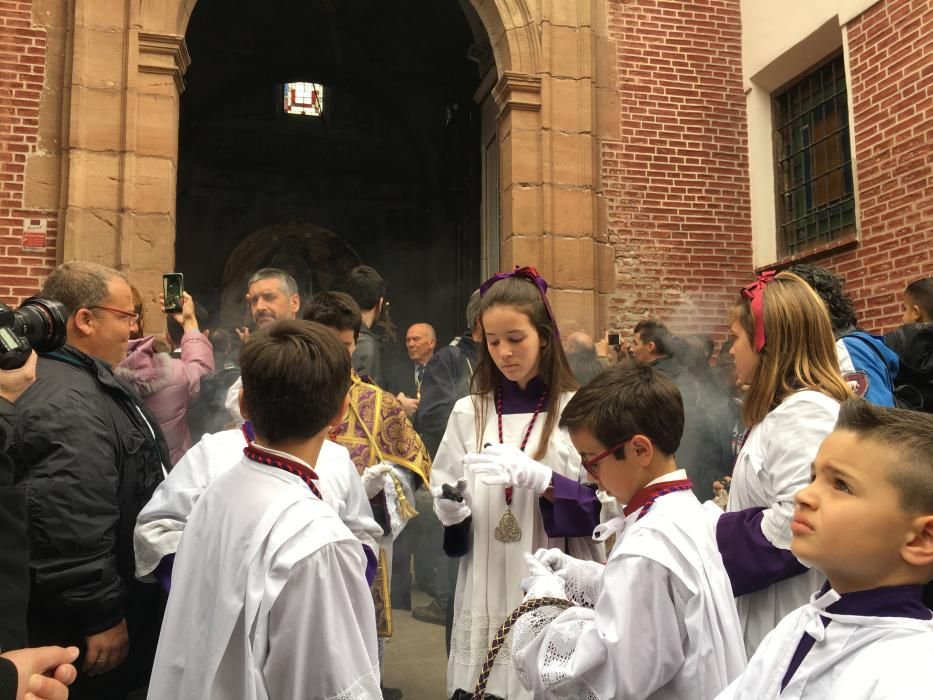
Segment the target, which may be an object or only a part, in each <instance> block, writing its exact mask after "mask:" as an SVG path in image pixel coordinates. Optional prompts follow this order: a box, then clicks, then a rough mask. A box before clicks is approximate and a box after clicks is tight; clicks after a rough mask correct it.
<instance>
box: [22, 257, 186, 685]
mask: <svg viewBox="0 0 933 700" xmlns="http://www.w3.org/2000/svg"><path fill="white" fill-rule="evenodd" d="M41 296H43V297H45V298H48V299H53V300H56V301H59V302H61V303H62V304H64V306H65V308H66V310H67V312H68V314H69V315H68V323H67V341H66V345H65V346H63V347H62V348H61V349H59V350H56V351H53V352H51V353H47V354H45V355H44V356H42V357H40V358H39V362H38V368H37V373H36V374H37V379H36V382H35V384H33V385H32V386H31V387H30V388H29V389H27V390H26V391H25V392H24V393H23V395H22V396H21V397H20V399H19V401H18V402H17V404H16V413H17V415H16V427H15V432H14V435H13V440H12V445H11V446H10V448H9V454H10V456H11V457H12V458H13V460H14V462H15V463H16V466H17V468H18V469H21V470H23V471H24V472H25V474H26V509H27V516H28V530H29V544H30V558H29V577H30V590H29V608H28V619H27V631H28V635H29V643H30V644H31V645H43V644H55V645H61V646H70V645H75V646H78V647H80V648H81V650H82V658H81V660H80V670H81V673H80V674H79V677H78V680H77V681H76V682H75V685H74V687H73V688H72V697H73V698H79V699H80V698H94V700H108V699H109V698H124V697H125V696H126V695H127V694H128V693H129V692H131V691H133V690H135V689H138V688H140V687H143V686H145V685H146V684H147V683H148V677H149V672H150V670H151V666H152V659H153V656H154V653H155V646H156V643H157V641H158V635H159V628H160V625H161V613H162V607H163V605H164V597H163V594H162V592H161V590H160V589H159V587H158V586H157V585H155V584H144V583H140V582H139V581H137V580H136V579H135V576H134V573H135V572H134V565H135V564H134V556H133V527H134V525H135V522H136V516H137V515H138V513H139V511H140V510H141V509H142V507H143V506H144V505H145V504H146V502H147V501H148V500H149V498H150V497H151V495H152V492H153V491H154V490H155V487H156V486H157V485H158V484H159V482H160V481H162V479H163V475H164V471H163V470H164V469H166V468H168V467H169V466H170V465H171V461H170V459H169V456H168V449H167V448H166V446H165V440H164V438H163V437H162V433H161V431H160V430H159V426H158V423H157V422H156V421H155V419H153V418H152V416H151V415H150V414H149V412H148V411H147V410H146V408H145V406H144V405H143V404H142V402H141V401H140V400H139V399H138V398H137V397H136V396H135V395H134V394H132V392H131V391H130V390H129V389H128V388H127V387H126V386H124V385H123V384H121V383H120V382H119V381H118V380H117V379H116V378H115V377H114V376H113V373H112V372H111V366H112V365H115V364H117V363H118V362H119V361H120V360H122V359H123V357H124V356H125V354H126V347H127V342H128V340H129V335H130V332H131V331H132V330H133V329H134V328H135V327H136V321H137V316H136V313H135V312H134V311H133V299H132V294H131V291H130V286H129V284H128V283H127V281H126V279H125V278H124V277H123V275H122V274H121V273H119V272H117V271H116V270H113V269H111V268H107V267H103V266H101V265H97V264H94V263H86V262H69V263H65V264H63V265H60V266H59V267H58V268H56V269H55V270H54V271H53V272H52V274H51V275H50V277H49V279H48V281H47V282H46V284H45V287H44V288H43V290H42V292H41Z"/></svg>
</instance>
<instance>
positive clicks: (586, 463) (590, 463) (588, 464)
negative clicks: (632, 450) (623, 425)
mask: <svg viewBox="0 0 933 700" xmlns="http://www.w3.org/2000/svg"><path fill="white" fill-rule="evenodd" d="M633 437H635V436H634V435H632V436H631V437H627V438H625V439H624V440H623V441H622V442H620V443H619V444H617V445H613V446H612V447H610V448H609V449H608V450H606V451H605V452H602V453H600V454H598V455H596V456H595V457H593V459H582V458H581V460H580V461H581V462H582V463H583V468H584V469H586V471H587V473H588V474H589V475H590V476H592V477H593V478H594V479H595V478H596V477H597V475H598V473H599V463H600V462H601V461H603V460H604V459H606V457H608V456H609V455H611V454H612V453H613V452H615V451H616V450H621V449H622V448H623V447H625V443H627V442H628V441H629V440H631V439H632V438H633Z"/></svg>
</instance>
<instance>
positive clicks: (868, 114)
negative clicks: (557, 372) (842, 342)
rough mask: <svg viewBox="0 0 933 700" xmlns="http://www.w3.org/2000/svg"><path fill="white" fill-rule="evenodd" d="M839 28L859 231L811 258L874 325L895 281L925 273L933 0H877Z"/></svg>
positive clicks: (890, 316)
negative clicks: (847, 242)
mask: <svg viewBox="0 0 933 700" xmlns="http://www.w3.org/2000/svg"><path fill="white" fill-rule="evenodd" d="M846 30H847V32H848V40H849V70H850V72H851V75H852V89H851V92H850V95H849V105H850V107H849V109H850V114H851V115H852V121H853V125H854V128H855V164H856V177H857V188H858V197H859V208H860V211H861V240H860V242H859V243H858V244H857V245H856V246H855V247H852V248H849V249H846V250H844V251H836V252H830V253H829V254H827V255H825V256H821V258H819V259H817V260H815V261H814V262H816V263H817V264H822V265H826V266H827V267H830V268H832V269H834V270H836V271H837V272H839V273H840V274H842V275H844V276H845V278H846V281H847V289H848V290H849V292H850V294H851V295H852V297H853V299H855V301H856V308H857V311H858V313H859V321H860V322H861V324H862V325H863V326H864V327H865V328H867V329H870V330H874V331H879V332H880V331H886V330H890V329H891V328H892V327H893V326H896V325H898V324H899V323H900V318H901V292H902V291H903V289H904V287H905V286H907V284H908V283H909V282H911V281H913V280H915V279H918V278H920V277H929V276H933V2H930V1H929V0H928V1H926V2H917V1H916V0H883V1H882V2H879V3H878V4H876V5H874V6H872V7H871V8H869V9H868V10H867V11H866V12H865V13H863V14H862V15H860V16H859V17H857V18H856V19H855V20H853V21H852V22H850V23H849V24H848V25H847V27H846Z"/></svg>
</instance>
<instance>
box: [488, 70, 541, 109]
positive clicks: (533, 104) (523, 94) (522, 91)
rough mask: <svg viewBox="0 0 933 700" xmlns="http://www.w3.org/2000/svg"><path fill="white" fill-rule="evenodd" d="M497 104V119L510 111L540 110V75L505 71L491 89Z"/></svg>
mask: <svg viewBox="0 0 933 700" xmlns="http://www.w3.org/2000/svg"><path fill="white" fill-rule="evenodd" d="M492 94H493V97H494V98H495V100H496V104H498V105H499V115H498V117H497V118H498V119H499V121H502V119H503V118H505V117H506V116H507V115H508V113H509V112H510V111H512V110H513V109H514V110H523V111H527V112H540V111H541V76H538V75H525V74H523V73H513V72H511V71H505V72H503V73H502V77H501V78H500V79H499V82H498V83H497V84H496V87H495V88H493V91H492Z"/></svg>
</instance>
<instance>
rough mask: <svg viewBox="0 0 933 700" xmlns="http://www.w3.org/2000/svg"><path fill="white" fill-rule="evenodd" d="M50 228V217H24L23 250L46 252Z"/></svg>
mask: <svg viewBox="0 0 933 700" xmlns="http://www.w3.org/2000/svg"><path fill="white" fill-rule="evenodd" d="M48 230H49V220H48V219H23V251H24V252H34V253H41V252H44V251H45V248H46V243H47V238H48V237H47V234H48Z"/></svg>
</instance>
